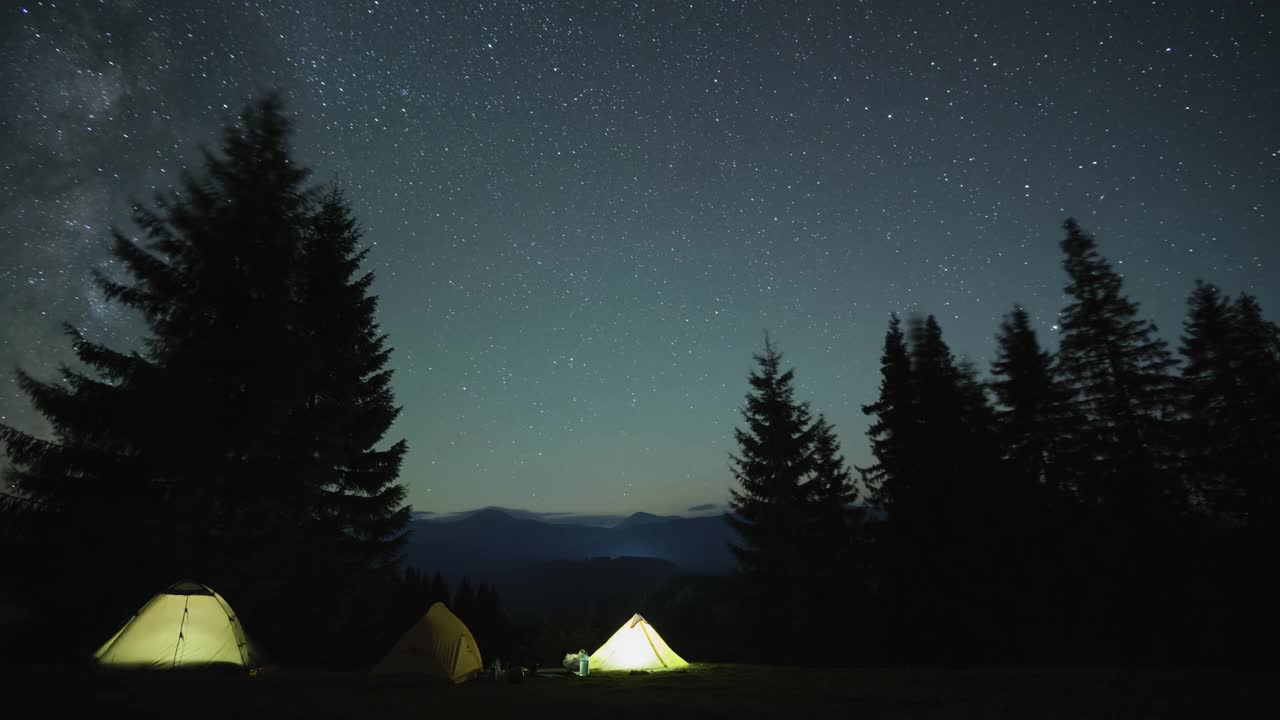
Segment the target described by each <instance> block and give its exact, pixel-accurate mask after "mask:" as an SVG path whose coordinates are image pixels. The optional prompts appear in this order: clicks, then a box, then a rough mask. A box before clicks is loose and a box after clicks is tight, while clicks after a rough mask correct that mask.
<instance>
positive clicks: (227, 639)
mask: <svg viewBox="0 0 1280 720" xmlns="http://www.w3.org/2000/svg"><path fill="white" fill-rule="evenodd" d="M93 657H94V659H95V660H97V661H98V663H99V664H101V665H105V666H109V667H118V668H148V669H152V670H171V669H175V668H191V667H209V666H214V665H227V666H233V667H242V668H244V667H249V666H250V665H251V660H250V659H251V652H250V649H249V643H248V641H247V640H246V639H245V634H244V628H242V627H241V626H240V619H239V618H237V617H236V614H235V612H233V611H232V610H231V606H230V605H228V604H227V601H226V600H224V599H223V598H222V596H221V595H219V594H218V593H216V592H214V591H213V590H211V589H210V588H208V587H207V586H204V585H201V584H200V583H196V582H190V581H183V582H178V583H174V584H173V585H170V586H169V587H168V588H166V589H165V590H164V591H163V592H161V593H159V594H158V595H156V596H155V597H153V598H151V600H149V601H147V604H146V605H143V606H142V609H141V610H139V611H138V614H136V615H134V616H133V617H132V618H130V619H129V621H128V622H126V623H125V624H124V626H123V627H121V628H120V629H119V630H117V631H116V634H115V635H112V636H111V639H110V640H108V641H107V642H106V643H104V644H103V645H102V647H100V648H98V651H97V652H96V653H94V654H93Z"/></svg>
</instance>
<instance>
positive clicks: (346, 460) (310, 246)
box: [295, 189, 410, 571]
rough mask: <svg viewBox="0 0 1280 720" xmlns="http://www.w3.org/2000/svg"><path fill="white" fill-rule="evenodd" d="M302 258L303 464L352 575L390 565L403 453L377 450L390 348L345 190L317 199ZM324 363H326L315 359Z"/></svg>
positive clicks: (386, 424)
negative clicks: (306, 359)
mask: <svg viewBox="0 0 1280 720" xmlns="http://www.w3.org/2000/svg"><path fill="white" fill-rule="evenodd" d="M309 230H310V232H309V233H308V234H307V236H306V238H305V241H304V243H303V251H302V253H301V255H302V256H301V259H300V263H299V265H300V278H299V294H300V297H299V300H300V304H299V306H300V309H301V315H300V318H299V322H298V327H297V330H298V334H299V335H300V343H301V345H302V346H303V347H304V348H306V355H305V356H306V357H309V358H312V359H313V360H312V362H311V363H310V364H309V365H307V366H304V367H302V368H299V370H301V371H302V372H300V373H299V378H300V383H301V386H302V388H303V390H304V397H305V401H304V405H303V407H302V409H301V410H300V412H299V414H298V416H297V417H296V418H295V420H296V422H295V426H296V427H297V428H298V431H299V432H298V435H299V437H298V438H296V440H297V443H296V447H299V448H301V449H303V450H304V454H303V455H302V456H301V457H299V458H298V461H299V462H300V463H308V464H310V465H312V466H313V468H314V473H315V477H316V478H318V479H319V480H320V489H321V499H320V502H319V503H318V505H319V507H318V510H319V514H320V515H321V516H322V517H324V518H326V519H327V520H328V521H330V522H331V523H332V524H333V526H334V529H335V530H337V536H338V537H340V538H342V539H343V540H344V543H343V548H342V549H343V551H344V553H345V554H346V555H347V556H348V557H349V562H350V563H351V568H352V571H355V570H359V569H372V570H374V571H382V570H385V569H390V568H394V567H395V566H396V565H397V563H398V561H399V553H400V549H401V547H402V546H403V545H404V542H405V537H406V532H405V528H406V526H407V524H408V522H409V513H410V509H409V507H408V506H406V505H404V504H403V503H404V498H405V490H404V486H402V485H398V484H396V482H395V481H396V477H397V475H398V474H399V471H400V463H401V460H402V459H403V457H404V453H405V451H406V449H407V447H406V444H405V441H404V440H399V441H397V442H395V443H394V444H393V445H391V446H390V447H389V448H386V449H378V448H377V447H376V445H377V444H378V443H379V442H380V441H381V440H382V438H383V437H384V436H385V435H386V433H387V431H388V429H390V427H391V424H392V422H394V421H395V419H396V417H397V416H398V415H399V414H400V409H399V408H398V407H396V406H395V404H394V400H393V397H392V392H391V386H390V384H391V371H390V370H388V369H387V368H386V365H387V361H388V360H389V359H390V356H391V349H390V348H389V347H387V345H386V336H385V335H382V334H380V333H379V332H378V325H377V322H376V320H375V318H374V315H375V312H376V310H377V298H376V297H375V296H372V295H370V294H369V288H370V286H371V285H372V283H373V273H371V272H369V273H364V274H362V275H358V273H359V271H360V266H361V264H362V263H363V262H364V259H365V257H366V255H367V254H368V250H367V249H361V248H360V233H359V230H358V229H357V227H356V224H355V220H354V219H353V218H352V217H351V210H350V206H349V205H348V204H347V202H346V200H345V199H344V198H343V196H342V193H341V192H340V191H338V190H337V189H332V190H330V191H329V192H328V193H326V194H325V195H324V196H323V197H322V198H321V199H320V201H319V204H318V207H317V208H316V210H315V212H314V214H313V215H312V217H311V223H310V228H309ZM317 361H323V362H317Z"/></svg>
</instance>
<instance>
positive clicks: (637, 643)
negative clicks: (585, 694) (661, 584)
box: [590, 613, 689, 672]
mask: <svg viewBox="0 0 1280 720" xmlns="http://www.w3.org/2000/svg"><path fill="white" fill-rule="evenodd" d="M688 664H689V663H687V662H685V661H684V659H683V658H681V657H680V656H679V655H677V654H676V653H675V651H674V650H672V649H671V647H670V646H668V645H667V643H666V641H665V640H663V639H662V636H661V635H659V634H658V631H657V630H654V629H653V626H652V625H650V624H649V623H648V621H646V620H645V619H644V618H643V617H641V616H640V613H636V614H635V615H632V616H631V619H630V620H628V621H627V622H626V624H624V625H623V626H622V627H620V628H618V632H616V633H614V634H613V636H612V637H610V638H609V639H608V640H606V641H605V642H604V644H603V645H601V646H600V649H599V650H596V651H595V652H594V653H591V660H590V665H591V672H596V671H597V670H601V671H609V670H663V669H671V668H680V667H684V666H686V665H688Z"/></svg>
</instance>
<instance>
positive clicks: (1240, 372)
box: [1180, 282, 1280, 524]
mask: <svg viewBox="0 0 1280 720" xmlns="http://www.w3.org/2000/svg"><path fill="white" fill-rule="evenodd" d="M1183 328H1184V334H1183V336H1182V345H1181V347H1180V351H1181V353H1182V356H1183V357H1184V358H1185V360H1186V362H1185V364H1184V365H1183V367H1182V386H1183V402H1184V412H1183V426H1184V433H1183V436H1182V445H1183V447H1184V448H1185V449H1186V454H1187V455H1188V465H1189V468H1190V472H1191V475H1192V477H1193V482H1194V484H1195V486H1196V487H1197V488H1198V489H1199V491H1200V493H1201V495H1202V497H1203V499H1204V501H1205V503H1206V505H1207V508H1208V509H1209V510H1210V511H1212V512H1214V513H1216V514H1218V515H1221V516H1227V517H1231V518H1235V519H1237V520H1239V521H1242V522H1250V523H1251V524H1253V521H1256V520H1258V519H1259V518H1261V517H1263V516H1265V515H1266V514H1267V512H1266V510H1265V506H1266V505H1267V504H1268V503H1267V501H1266V500H1265V498H1266V495H1267V492H1268V490H1269V489H1270V488H1271V487H1272V486H1273V485H1274V481H1271V480H1270V478H1271V477H1273V476H1274V474H1275V464H1274V461H1275V459H1276V457H1275V456H1276V450H1275V447H1276V443H1277V442H1280V409H1278V408H1280V350H1278V348H1280V343H1278V342H1277V338H1278V337H1280V331H1277V329H1276V326H1275V325H1274V324H1272V323H1269V322H1267V321H1266V320H1264V319H1263V318H1262V311H1261V308H1260V307H1259V306H1258V304H1257V301H1256V300H1254V299H1253V298H1252V297H1251V296H1248V295H1242V296H1241V297H1240V298H1239V299H1238V300H1236V301H1234V302H1233V301H1232V300H1230V299H1228V298H1225V297H1223V296H1222V294H1221V293H1220V292H1219V291H1218V289H1217V288H1216V287H1214V286H1213V285H1206V284H1204V283H1201V282H1197V283H1196V287H1195V289H1194V290H1193V291H1192V293H1191V296H1190V297H1189V298H1188V312H1187V319H1186V321H1185V323H1184V325H1183ZM1271 492H1274V490H1271ZM1251 511H1252V513H1251ZM1251 514H1252V515H1254V516H1256V517H1250V516H1251Z"/></svg>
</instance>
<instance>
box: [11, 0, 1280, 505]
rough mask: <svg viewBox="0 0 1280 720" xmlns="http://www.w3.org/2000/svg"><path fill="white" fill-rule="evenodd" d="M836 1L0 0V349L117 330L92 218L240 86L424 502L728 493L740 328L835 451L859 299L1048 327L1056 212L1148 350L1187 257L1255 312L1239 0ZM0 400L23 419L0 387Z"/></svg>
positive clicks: (1256, 137) (967, 330)
mask: <svg viewBox="0 0 1280 720" xmlns="http://www.w3.org/2000/svg"><path fill="white" fill-rule="evenodd" d="M830 5H831V4H828V3H790V2H758V3H752V2H702V1H701V0H696V1H694V2H686V3H680V4H673V3H644V2H641V3H634V4H631V3H625V4H624V3H615V2H587V3H583V4H578V5H572V4H570V3H566V2H545V3H539V2H523V3H506V2H477V1H475V0H468V1H465V2H456V3H443V2H442V3H426V2H393V1H391V0H383V1H381V2H372V1H370V2H340V3H339V2H324V3H322V2H305V3H304V2H296V3H287V2H252V1H250V2H214V1H209V2H189V1H184V0H172V1H170V0H165V1H163V2H160V1H151V2H149V1H145V0H136V1H133V2H102V3H98V2H87V1H86V2H66V3H64V2H58V3H49V2H44V3H40V2H31V3H26V4H21V3H19V4H14V3H6V4H5V6H4V8H3V13H4V16H3V19H0V62H2V63H3V66H2V68H3V69H2V75H0V79H2V80H3V82H2V83H0V317H3V320H2V321H0V322H2V323H3V324H0V366H2V367H4V368H5V369H6V371H7V370H8V369H9V368H12V367H14V366H20V367H22V368H24V369H26V370H27V371H29V372H32V373H33V374H35V375H37V376H40V377H50V376H51V375H52V374H53V372H54V370H55V368H56V366H57V364H58V363H60V362H66V361H68V360H69V357H70V356H69V348H68V343H67V341H66V340H65V338H64V337H63V336H62V335H61V334H60V332H61V331H60V325H61V323H62V322H64V321H66V322H70V323H72V324H74V325H76V326H78V327H82V328H84V329H85V330H86V331H87V332H88V333H89V334H90V335H91V336H92V337H95V338H99V339H104V340H106V341H107V342H109V343H111V344H112V345H114V346H117V347H120V348H135V347H138V346H139V338H140V335H139V332H140V329H139V326H138V323H137V320H136V318H134V317H132V316H131V315H130V314H128V313H127V312H125V311H122V310H120V309H119V308H117V307H114V306H111V305H105V304H104V303H103V301H102V298H101V297H100V296H99V295H98V294H97V293H96V292H95V290H94V289H93V287H92V284H91V283H90V281H89V278H90V273H91V271H92V270H93V269H95V268H98V269H100V270H103V271H106V272H108V273H111V272H113V271H114V268H113V267H112V265H111V262H110V259H109V256H108V253H107V251H106V248H107V242H106V241H107V237H108V235H107V233H108V229H109V228H110V227H111V225H113V224H115V225H117V226H120V227H122V228H125V229H129V225H128V208H129V203H130V201H131V199H141V200H144V201H146V200H148V199H150V198H151V197H152V196H153V195H154V193H155V192H156V191H157V190H158V189H165V188H168V187H170V186H171V185H172V184H173V183H174V182H175V179H176V178H177V177H178V173H179V171H180V170H181V168H182V167H183V166H184V165H186V164H189V163H191V162H193V160H194V159H196V158H198V157H199V156H198V149H199V146H200V145H202V144H204V145H209V144H211V143H214V142H215V141H216V129H217V127H218V125H219V123H220V122H222V121H223V119H224V118H226V117H229V116H231V115H233V114H234V112H235V111H236V110H237V109H238V108H239V107H240V106H241V105H242V104H243V103H244V102H245V100H246V99H248V98H250V97H253V96H254V95H256V94H258V93H262V92H265V91H268V90H272V89H279V90H280V91H282V92H283V93H284V94H285V97H286V99H287V101H288V103H289V108H290V110H291V111H292V112H293V113H294V114H295V115H296V119H297V126H298V133H297V135H296V144H297V145H296V147H297V154H298V156H299V157H300V158H301V159H302V160H303V161H304V162H305V163H307V164H309V165H310V166H311V167H313V168H314V170H315V176H314V177H315V179H317V180H318V181H329V180H337V181H338V182H340V183H342V184H343V185H345V186H346V187H347V188H348V190H349V192H350V195H351V199H352V200H353V202H354V204H355V208H356V212H357V214H358V217H359V219H360V222H361V224H362V226H363V228H364V230H365V239H366V241H367V242H368V243H369V244H370V245H372V251H371V254H370V256H369V267H370V269H372V270H374V271H375V273H376V274H377V281H376V283H375V289H374V291H375V292H376V293H377V294H378V295H380V297H381V310H380V315H379V317H380V320H381V322H382V325H383V329H384V330H385V331H386V332H387V333H388V334H389V335H390V337H391V341H392V344H393V345H394V346H395V348H396V351H395V354H394V357H393V364H394V368H395V370H396V379H395V390H396V394H397V400H398V402H399V403H400V404H401V405H403V406H404V413H403V415H402V417H401V419H400V421H399V422H398V423H397V425H396V427H395V428H394V430H395V433H396V437H405V438H407V439H408V441H409V444H410V452H409V455H408V457H407V459H406V462H405V467H404V471H403V473H402V476H401V477H402V479H403V480H404V481H405V482H406V483H407V485H408V487H409V490H410V501H411V502H412V503H413V504H414V505H415V507H416V508H418V509H420V510H424V511H435V512H448V511H456V510H461V509H465V508H470V507H476V506H480V505H488V504H499V505H507V506H518V507H526V508H529V509H532V510H539V511H578V512H627V511H632V510H647V511H651V512H683V511H686V510H687V509H688V508H690V507H693V506H695V505H700V506H705V505H706V504H709V503H722V502H723V501H724V500H725V498H726V495H727V488H728V486H729V483H730V482H731V480H730V476H729V473H728V470H727V465H726V460H727V454H728V453H729V452H730V451H731V450H732V449H733V443H732V439H731V437H732V435H731V433H732V428H733V427H734V425H735V423H738V422H739V419H740V418H739V416H738V408H739V406H740V405H741V403H742V397H743V395H744V394H745V392H746V390H747V386H746V382H745V378H746V373H747V371H748V370H749V369H750V365H751V353H752V352H753V351H756V350H758V348H759V347H760V345H761V343H762V339H763V333H764V332H765V331H766V330H768V331H769V332H770V333H771V334H772V335H773V337H774V338H775V339H776V341H777V343H778V344H779V345H780V346H781V348H782V350H783V351H784V352H785V354H786V360H787V362H788V363H789V364H792V365H794V366H795V367H796V368H797V371H798V375H797V378H798V382H799V395H800V396H801V398H802V399H807V400H810V401H812V402H813V404H814V408H815V409H816V410H820V411H823V412H825V413H826V414H827V416H828V417H829V418H830V419H832V420H833V421H834V422H835V423H836V425H837V431H838V432H839V433H840V437H841V440H842V442H843V443H844V446H845V449H846V453H847V455H848V456H849V459H850V460H852V461H853V462H855V463H858V464H866V463H867V462H868V461H869V453H868V450H867V443H866V440H865V437H864V432H865V429H866V425H867V421H866V418H865V417H863V416H862V414H861V412H860V409H859V406H860V405H861V404H862V403H865V402H868V401H870V400H871V399H872V398H873V397H874V395H875V392H876V383H877V381H878V375H877V372H878V355H879V346H880V342H881V339H882V336H883V333H884V327H885V323H886V321H887V318H888V315H889V313H891V312H899V313H910V312H931V313H934V314H936V315H937V316H938V317H939V319H940V321H941V322H942V325H943V329H944V332H945V333H946V336H947V339H948V341H949V342H950V344H951V346H952V348H953V349H954V350H955V351H956V352H957V354H960V355H963V356H967V357H970V358H972V359H973V360H974V361H976V362H978V363H979V365H980V366H985V364H986V363H987V362H988V360H989V358H990V356H991V353H992V346H993V340H992V336H993V335H994V333H995V332H996V329H997V326H998V323H999V318H1000V316H1001V315H1002V314H1003V313H1005V312H1008V311H1009V310H1010V309H1011V308H1012V307H1013V305H1014V304H1015V303H1021V304H1023V305H1025V306H1026V307H1027V308H1029V309H1030V310H1031V312H1032V313H1033V315H1034V318H1035V320H1036V322H1037V326H1038V327H1039V328H1040V330H1041V332H1042V335H1043V337H1044V338H1045V339H1046V341H1047V342H1049V343H1050V344H1052V343H1053V328H1054V323H1055V320H1056V314H1057V312H1058V310H1059V309H1060V308H1061V307H1062V305H1063V297H1062V286H1063V284H1064V277H1063V275H1062V272H1061V269H1060V266H1059V255H1058V248H1057V241H1058V239H1059V237H1060V235H1061V232H1060V230H1059V225H1060V224H1061V222H1062V220H1063V219H1064V218H1065V217H1066V216H1068V215H1073V216H1076V217H1078V218H1079V219H1080V221H1081V223H1082V224H1083V225H1085V227H1086V228H1088V229H1090V230H1092V231H1094V232H1095V233H1096V234H1097V236H1098V238H1099V240H1100V242H1101V244H1102V249H1103V252H1104V253H1105V254H1106V255H1107V256H1108V257H1109V258H1111V259H1112V260H1113V261H1114V262H1115V263H1117V267H1118V268H1119V269H1120V270H1122V271H1123V272H1124V273H1125V276H1126V283H1127V290H1128V292H1129V293H1130V295H1131V296H1132V297H1133V298H1134V299H1136V300H1138V301H1139V302H1141V303H1142V306H1143V311H1144V312H1145V313H1146V314H1148V315H1149V316H1151V317H1153V318H1154V319H1155V320H1156V321H1157V323H1158V324H1159V326H1160V328H1161V329H1162V331H1163V333H1164V335H1165V337H1166V338H1167V339H1169V340H1170V341H1172V342H1175V343H1176V340H1177V336H1178V332H1179V329H1180V324H1181V321H1182V313H1183V308H1184V302H1185V297H1186V293H1187V292H1188V291H1189V290H1190V289H1191V287H1192V283H1193V281H1194V279H1195V278H1196V277H1202V278H1204V279H1206V280H1209V281H1211V282H1215V283H1217V284H1219V285H1220V286H1221V287H1222V288H1223V289H1224V290H1226V291H1228V292H1231V293H1236V292H1241V291H1244V292H1251V293H1255V294H1257V295H1258V296H1259V298H1260V300H1261V301H1262V303H1263V307H1264V308H1265V309H1266V311H1267V313H1268V315H1269V316H1270V317H1271V318H1272V319H1275V318H1276V317H1277V313H1278V312H1280V290H1278V289H1277V283H1275V282H1274V278H1275V273H1276V268H1277V267H1280V242H1278V241H1277V238H1276V232H1275V230H1274V227H1273V225H1274V221H1273V220H1270V218H1269V217H1268V216H1269V215H1272V214H1274V213H1275V212H1276V209H1277V208H1276V205H1277V200H1278V198H1280V122H1277V110H1280V102H1278V101H1280V90H1278V89H1277V88H1280V83H1277V82H1276V74H1275V70H1274V68H1277V67H1280V52H1278V50H1277V47H1278V46H1277V43H1276V22H1275V20H1274V18H1273V17H1272V14H1271V13H1268V12H1267V11H1268V5H1269V3H1267V2H1255V3H1247V2H1235V3H1203V2H1196V1H1194V0H1188V1H1185V2H1167V3H1165V2H1157V3H1136V2H1134V3H1107V2H1087V3H1066V2H1061V3H1059V2H1053V3H1028V4H1027V6H1026V8H1017V9H1015V5H1016V4H1015V3H1009V2H977V3H958V2H957V3H951V2H939V3H915V2H899V1H897V0H894V1H890V2H860V3H844V4H843V6H842V7H841V8H840V9H834V8H832V7H830ZM1269 220H1270V222H1269ZM0 416H3V418H4V420H3V421H4V422H7V423H12V424H15V425H17V426H19V427H23V428H25V429H32V430H37V431H40V430H41V429H42V428H44V425H43V422H42V420H41V419H40V418H39V416H38V415H37V414H35V413H34V412H33V411H32V410H31V408H30V406H29V404H28V403H27V401H26V399H25V398H24V397H22V396H21V394H20V393H18V392H17V389H16V386H15V384H14V383H13V381H12V378H11V374H9V373H6V375H5V377H4V378H3V379H2V380H0ZM703 509H704V510H705V507H704V508H703Z"/></svg>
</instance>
